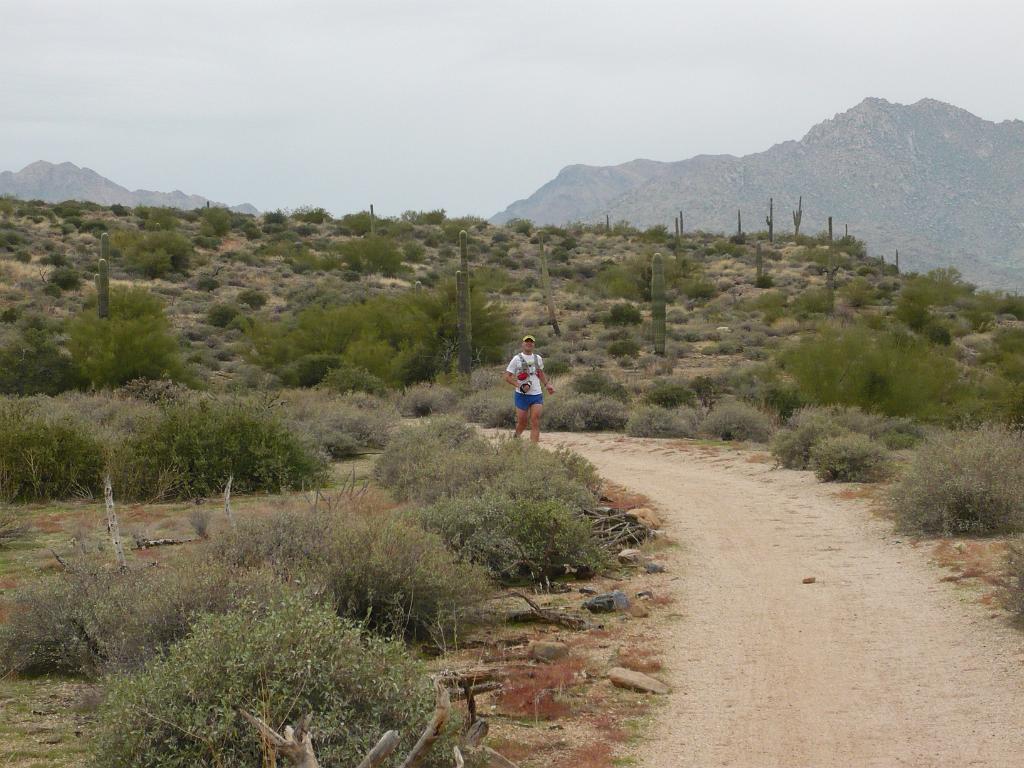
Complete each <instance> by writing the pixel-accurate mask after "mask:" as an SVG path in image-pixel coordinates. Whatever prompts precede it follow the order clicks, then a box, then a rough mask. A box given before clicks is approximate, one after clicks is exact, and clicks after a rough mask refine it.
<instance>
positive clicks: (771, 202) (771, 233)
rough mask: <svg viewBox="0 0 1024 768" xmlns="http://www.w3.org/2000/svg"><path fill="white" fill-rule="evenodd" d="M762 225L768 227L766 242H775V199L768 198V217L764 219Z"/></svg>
mask: <svg viewBox="0 0 1024 768" xmlns="http://www.w3.org/2000/svg"><path fill="white" fill-rule="evenodd" d="M764 223H765V224H767V225H768V242H769V243H774V242H775V199H774V198H772V197H769V198H768V215H767V216H765V217H764Z"/></svg>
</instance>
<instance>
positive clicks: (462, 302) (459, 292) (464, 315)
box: [455, 269, 473, 376]
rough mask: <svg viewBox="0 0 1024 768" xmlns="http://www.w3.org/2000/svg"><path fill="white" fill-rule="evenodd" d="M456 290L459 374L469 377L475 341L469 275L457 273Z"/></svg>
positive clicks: (460, 271) (461, 272)
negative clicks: (471, 327)
mask: <svg viewBox="0 0 1024 768" xmlns="http://www.w3.org/2000/svg"><path fill="white" fill-rule="evenodd" d="M455 289H456V306H457V308H458V317H459V322H458V327H459V373H461V374H463V375H465V376H468V375H469V374H470V373H471V372H472V370H473V347H472V344H473V341H472V337H471V336H470V327H469V314H470V313H469V310H470V303H469V275H468V274H467V273H465V272H463V271H462V270H461V269H460V270H459V271H458V272H456V273H455Z"/></svg>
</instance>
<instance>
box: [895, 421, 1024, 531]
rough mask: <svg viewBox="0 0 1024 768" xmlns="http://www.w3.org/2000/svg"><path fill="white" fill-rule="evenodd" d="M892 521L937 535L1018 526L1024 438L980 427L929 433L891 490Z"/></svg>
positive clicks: (1023, 497)
mask: <svg viewBox="0 0 1024 768" xmlns="http://www.w3.org/2000/svg"><path fill="white" fill-rule="evenodd" d="M892 504H893V509H894V511H895V514H896V521H897V523H898V525H899V526H900V527H901V528H903V529H905V530H913V531H924V532H926V533H940V534H953V533H956V534H960V533H971V534H989V533H1008V532H1013V531H1021V530H1024V441H1022V438H1021V435H1020V433H1018V432H1012V431H1010V430H1007V429H1005V428H1003V427H997V426H984V427H981V428H979V429H975V430H969V431H962V432H944V433H940V434H936V435H932V436H930V437H928V438H926V439H925V441H924V442H923V443H922V444H921V445H920V446H918V448H917V450H916V451H915V453H914V456H913V458H912V460H911V462H910V465H909V467H908V468H907V470H906V472H905V473H904V474H903V476H902V477H901V478H900V480H899V482H897V483H896V485H895V486H894V488H893V492H892Z"/></svg>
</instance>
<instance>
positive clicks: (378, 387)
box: [320, 365, 388, 395]
mask: <svg viewBox="0 0 1024 768" xmlns="http://www.w3.org/2000/svg"><path fill="white" fill-rule="evenodd" d="M320 386H321V387H322V388H323V389H326V390H328V391H330V392H337V393H338V394H342V395H344V394H347V393H349V392H364V393H366V394H368V395H383V394H385V393H386V392H387V391H388V385H387V384H385V383H384V381H383V380H382V379H380V378H378V377H377V376H374V375H373V374H372V373H370V372H369V371H368V370H366V369H365V368H358V367H355V366H350V365H343V366H340V367H338V368H332V369H331V370H330V371H328V372H327V374H326V375H325V376H324V377H323V379H322V380H321V381H320Z"/></svg>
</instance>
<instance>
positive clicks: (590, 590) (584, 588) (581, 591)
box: [580, 587, 597, 595]
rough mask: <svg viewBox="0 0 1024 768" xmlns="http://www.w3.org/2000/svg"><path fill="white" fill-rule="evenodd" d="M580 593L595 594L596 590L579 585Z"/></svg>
mask: <svg viewBox="0 0 1024 768" xmlns="http://www.w3.org/2000/svg"><path fill="white" fill-rule="evenodd" d="M580 594H581V595H596V594H597V590H596V589H594V588H593V587H580Z"/></svg>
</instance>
